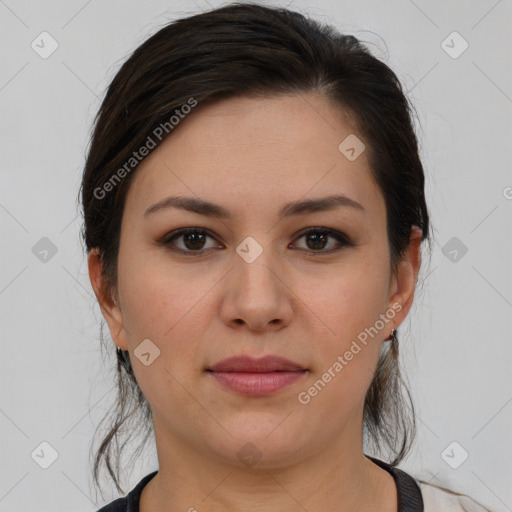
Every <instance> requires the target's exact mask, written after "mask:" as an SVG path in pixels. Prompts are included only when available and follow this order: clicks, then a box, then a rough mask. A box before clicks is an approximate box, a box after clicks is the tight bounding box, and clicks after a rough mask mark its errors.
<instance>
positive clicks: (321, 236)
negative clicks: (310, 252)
mask: <svg viewBox="0 0 512 512" xmlns="http://www.w3.org/2000/svg"><path fill="white" fill-rule="evenodd" d="M307 238H308V241H309V240H312V239H315V238H316V239H317V240H316V242H315V241H313V245H315V244H316V243H317V242H318V239H319V238H321V239H322V241H321V242H320V245H321V247H316V246H315V247H312V248H313V249H322V248H323V247H325V241H326V236H325V234H324V233H322V234H318V233H315V234H313V235H309V236H308V237H307Z"/></svg>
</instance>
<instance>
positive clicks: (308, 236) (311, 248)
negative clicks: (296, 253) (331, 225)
mask: <svg viewBox="0 0 512 512" xmlns="http://www.w3.org/2000/svg"><path fill="white" fill-rule="evenodd" d="M301 238H305V243H306V248H305V249H304V250H306V251H307V252H312V253H315V252H316V253H319V254H325V253H331V252H335V251H338V250H340V249H341V247H342V246H344V245H352V244H351V242H350V240H349V239H348V237H347V236H346V235H345V234H344V233H341V232H340V231H335V230H333V229H327V228H321V227H315V228H308V230H307V231H305V232H304V233H302V235H301V236H300V237H299V238H298V240H300V239H301ZM329 239H334V240H336V242H337V243H335V244H334V247H332V244H331V248H330V249H327V250H324V249H325V247H326V246H328V241H329ZM301 250H302V249H301Z"/></svg>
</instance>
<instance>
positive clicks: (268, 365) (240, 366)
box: [208, 355, 305, 373]
mask: <svg viewBox="0 0 512 512" xmlns="http://www.w3.org/2000/svg"><path fill="white" fill-rule="evenodd" d="M208 370H209V371H214V372H255V373H256V372H260V373H268V372H283V371H289V372H296V371H299V370H305V368H304V367H302V366H301V365H300V364H297V363H294V362H293V361H290V360H289V359H285V358H284V357H280V356H274V355H268V356H265V357H260V358H254V357H250V356H245V355H242V356H234V357H229V358H228V359H224V360H222V361H219V362H218V363H216V364H215V365H213V366H212V367H210V368H208Z"/></svg>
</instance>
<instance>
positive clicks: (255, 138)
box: [127, 94, 382, 209]
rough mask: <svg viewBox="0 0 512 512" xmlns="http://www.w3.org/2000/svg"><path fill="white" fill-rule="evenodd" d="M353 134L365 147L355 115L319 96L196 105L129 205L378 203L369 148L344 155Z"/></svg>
mask: <svg viewBox="0 0 512 512" xmlns="http://www.w3.org/2000/svg"><path fill="white" fill-rule="evenodd" d="M347 137H349V139H348V140H352V139H350V137H357V139H355V140H359V141H361V143H362V142H363V139H362V136H361V135H360V134H358V133H357V132H356V129H355V123H354V122H353V120H352V118H351V116H350V115H349V114H348V113H346V112H344V111H343V110H341V108H339V107H337V106H335V105H334V104H333V103H332V102H330V101H328V100H327V99H325V98H324V97H322V96H319V95H315V94H297V95H282V96H276V97H272V98H245V97H243V98H229V99H226V100H222V101H219V102H217V103H214V104H211V105H206V106H201V105H198V106H197V107H196V108H195V109H194V110H193V111H192V113H191V114H190V115H188V117H185V119H183V120H181V121H180V123H179V125H177V126H176V127H175V128H174V129H173V132H172V133H171V134H170V136H168V137H167V139H166V140H164V142H163V143H162V144H161V145H160V146H159V147H157V148H156V149H155V150H154V151H153V152H152V153H151V154H150V155H149V156H148V157H146V158H145V160H143V161H142V163H141V164H140V165H139V167H138V168H137V171H136V176H135V177H134V180H133V182H132V184H131V187H130V191H129V194H128V196H129V197H128V198H127V205H128V201H130V203H135V205H136V206H137V205H138V207H139V208H143V206H146V207H147V206H148V204H149V203H150V202H155V201H157V200H159V199H162V198H163V197H165V194H166V193H179V194H182V195H187V196H197V197H200V198H202V199H207V200H212V201H215V202H219V201H218V198H219V197H222V198H223V199H224V201H223V202H224V203H226V202H227V203H233V204H236V203H239V202H240V201H242V202H243V203H244V204H245V206H246V207H249V206H253V207H255V208H258V207H263V206H264V207H266V208H270V207H271V206H270V205H271V204H275V205H276V209H277V208H278V207H279V206H280V204H281V203H284V202H287V201H290V200H296V199H298V198H302V197H305V196H308V195H310V196H316V197H319V196H322V195H328V194H333V193H342V194H345V195H348V196H350V197H352V198H353V199H355V200H356V201H359V202H361V203H368V202H372V201H373V202H375V201H377V202H379V200H381V199H382V198H380V199H379V195H380V191H379V190H378V188H377V186H376V184H375V183H374V181H373V178H372V176H371V172H370V168H369V164H368V160H367V154H366V151H363V152H362V153H361V154H360V155H359V156H358V157H357V158H356V159H355V160H349V159H348V158H347V156H346V154H345V153H343V152H342V151H341V150H340V143H342V142H343V141H345V140H347ZM356 149H360V148H356ZM276 203H279V204H276ZM226 206H227V207H229V204H227V205H226ZM238 206H240V205H238ZM380 206H382V205H380ZM377 207H379V205H377Z"/></svg>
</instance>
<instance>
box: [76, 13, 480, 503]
mask: <svg viewBox="0 0 512 512" xmlns="http://www.w3.org/2000/svg"><path fill="white" fill-rule="evenodd" d="M81 193H82V201H83V209H84V222H85V225H84V233H83V235H84V240H85V243H86V247H87V251H88V255H89V256H88V264H89V274H90V279H91V283H92V286H93V288H94V291H95V293H96V296H97V298H98V301H99V304H100V306H101V309H102V313H103V315H104V317H105V319H106V321H107V323H108V327H109V331H110V334H111V336H112V339H113V341H114V343H115V344H116V345H117V351H118V372H119V397H120V398H119V403H118V408H119V410H118V414H117V416H116V418H115V420H114V422H113V426H112V429H111V431H110V432H109V435H108V436H107V438H106V439H105V440H104V441H103V443H102V445H101V446H100V450H99V452H98V454H97V456H96V461H95V478H96V481H97V476H98V469H99V465H100V463H101V461H102V460H103V459H105V462H106V464H107V468H108V470H109V473H110V475H111V476H112V477H113V479H114V482H115V483H116V485H117V486H118V489H119V490H121V489H120V488H119V484H118V474H117V471H116V470H115V469H112V466H111V451H112V450H113V446H112V443H113V441H117V437H116V436H117V435H118V434H119V433H120V430H121V427H122V425H123V423H124V422H125V421H128V420H130V419H132V418H133V417H134V416H135V414H136V413H137V412H139V413H141V415H142V417H143V418H144V420H145V422H146V423H145V426H146V428H147V432H149V430H150V429H151V428H152V429H153V430H154V435H155V443H156V449H157V454H158V460H159V469H158V471H155V472H153V473H151V474H149V475H147V476H146V477H145V478H144V479H143V480H141V481H140V482H139V484H138V485H137V486H136V488H134V489H132V490H131V492H130V493H129V495H128V496H127V497H125V498H120V499H118V500H116V501H114V502H112V503H111V504H109V505H107V506H105V507H104V508H102V509H101V510H102V511H103V512H107V511H108V512H115V511H132V512H135V511H141V512H149V511H153V512H155V511H162V512H163V511H171V510H172V511H174V510H188V511H195V510H197V511H199V512H201V511H203V510H208V511H238V510H245V511H252V510H258V511H275V510H279V511H295V510H308V511H310V512H313V511H317V510H332V511H343V512H348V511H354V510H358V511H375V510H379V511H385V512H396V511H397V510H399V511H408V512H416V511H418V512H419V511H423V510H425V511H428V512H433V511H436V512H437V511H444V510H446V511H448V510H450V511H452V510H453V511H461V510H483V509H482V508H481V507H480V506H478V505H477V504H476V503H475V502H474V501H472V500H470V499H469V498H464V497H462V496H461V495H456V494H454V493H450V492H448V491H446V490H441V489H440V488H435V487H434V486H430V485H428V484H426V483H424V482H421V481H419V480H417V479H415V478H414V477H412V476H411V475H408V474H407V473H405V472H404V471H402V470H400V469H398V468H397V467H396V466H397V465H398V464H399V463H400V461H402V460H403V459H404V457H405V456H406V454H407V453H408V451H409V449H410V446H411V443H412V440H413V437H414V409H413V406H412V403H411V402H410V397H409V394H408V392H407V389H406V388H405V387H404V385H403V382H402V380H401V376H400V372H399V367H398V335H397V328H398V327H399V325H400V324H401V323H402V322H403V321H404V319H405V318H406V316H407V314H408V312H409V310H410V308H411V305H412V302H413V297H414V291H415V286H416V282H417V276H418V272H419V269H420V264H421V244H422V242H425V243H429V242H430V232H429V231H430V224H429V215H428V211H427V206H426V202H425V196H424V174H423V168H422V164H421V161H420V159H419V156H418V146H417V139H416V136H415V133H414V130H413V125H412V121H411V114H410V106H409V103H408V101H407V99H406V97H405V96H404V94H403V92H402V89H401V86H400V83H399V81H398V79H397V78H396V76H395V74H394V73H393V72H392V71H391V70H390V69H389V68H388V67H387V66H386V65H385V64H384V63H382V62H380V61H379V60H377V59H376V58H374V57H373V56H372V55H371V54H370V53H369V52H368V51H367V50H366V49H365V48H364V47H363V46H362V45H361V44H360V43H359V42H358V41H357V39H355V38H354V37H352V36H344V35H340V34H338V33H337V32H336V31H335V30H334V29H332V28H329V27H322V26H320V25H319V24H317V23H315V22H314V21H312V20H309V19H306V18H305V17H303V16H302V15H300V14H298V13H295V12H292V11H289V10H285V9H274V8H269V7H263V6H259V5H253V4H231V5H228V6H226V7H222V8H219V9H216V10H212V11H210V12H207V13H203V14H200V15H197V16H192V17H189V18H185V19H181V20H178V21H176V22H174V23H171V24H169V25H167V26H166V27H164V28H162V29H161V30H160V31H159V32H158V33H156V34H155V35H154V36H152V37H151V38H149V39H148V40H147V41H146V42H145V43H143V44H142V45H141V46H140V47H139V48H138V49H137V50H136V51H135V52H134V54H133V55H132V56H131V57H130V58H129V59H128V60H127V62H126V63H125V64H124V65H123V66H122V68H121V70H120V71H119V72H118V73H117V75H116V76H115V78H114V80H113V82H112V84H111V85H110V87H109V89H108V92H107V95H106V98H105V100H104V102H103V104H102V106H101V109H100V112H99V114H98V117H97V120H96V126H95V130H94V133H93V138H92V142H91V146H90V149H89V154H88V158H87V163H86V168H85V171H84V176H83V183H82V189H81ZM133 404H135V406H136V407H135V409H131V410H130V407H131V406H132V405H133ZM365 443H366V445H367V446H372V447H373V448H375V449H376V450H377V452H378V453H387V454H388V456H387V457H386V458H388V459H389V460H388V462H385V461H384V460H382V459H381V458H376V457H372V456H368V455H365V453H364V449H363V446H364V445H365Z"/></svg>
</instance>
